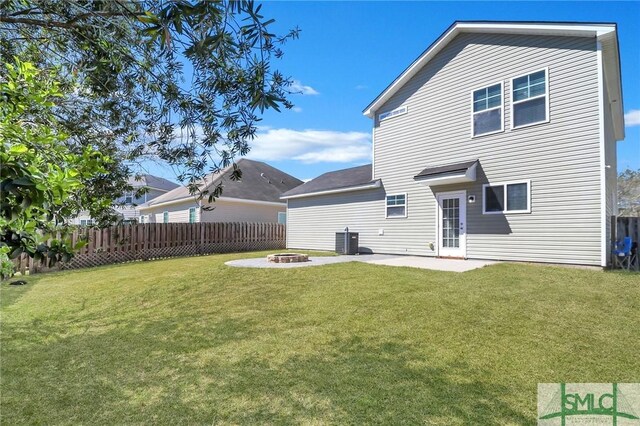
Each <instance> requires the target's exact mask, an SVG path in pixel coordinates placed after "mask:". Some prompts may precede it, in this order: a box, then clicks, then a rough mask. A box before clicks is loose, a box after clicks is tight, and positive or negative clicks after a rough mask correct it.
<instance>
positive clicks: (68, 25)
mask: <svg viewBox="0 0 640 426" xmlns="http://www.w3.org/2000/svg"><path fill="white" fill-rule="evenodd" d="M132 13H133V12H131V11H129V12H128V13H127V14H132ZM135 15H136V16H144V13H136V14H135ZM93 16H100V17H103V18H110V17H114V16H118V17H124V16H125V13H123V12H108V11H94V12H87V13H81V14H79V15H76V16H74V17H73V18H71V19H70V20H68V21H66V22H62V21H47V20H41V19H31V18H17V17H15V16H7V15H0V22H4V23H7V24H22V25H35V26H37V27H43V28H65V29H73V28H76V27H77V25H76V24H77V23H78V22H79V21H83V20H85V19H87V18H90V17H93Z"/></svg>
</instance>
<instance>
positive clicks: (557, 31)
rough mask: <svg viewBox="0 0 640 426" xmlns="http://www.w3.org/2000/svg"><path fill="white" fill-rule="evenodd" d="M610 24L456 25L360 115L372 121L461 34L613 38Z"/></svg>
mask: <svg viewBox="0 0 640 426" xmlns="http://www.w3.org/2000/svg"><path fill="white" fill-rule="evenodd" d="M615 31H616V27H615V25H613V24H609V25H602V24H593V25H589V24H547V23H508V22H505V23H499V22H494V23H491V22H476V23H473V22H458V23H456V24H455V25H453V26H452V27H451V28H450V29H449V30H447V31H446V32H445V33H444V34H443V35H442V36H440V38H439V40H438V41H437V42H436V43H435V44H434V45H433V46H431V48H429V49H428V50H427V51H426V52H424V53H423V54H422V55H421V56H420V57H419V58H418V59H416V60H415V61H414V62H413V63H412V64H411V65H410V66H409V68H407V69H406V70H405V71H404V72H403V73H402V74H400V76H399V77H398V78H396V80H395V81H394V82H393V83H392V84H391V85H390V86H389V87H387V88H386V89H385V90H384V91H383V92H382V93H381V94H380V95H379V96H378V97H377V98H376V99H375V100H374V101H373V102H372V103H371V104H370V105H369V106H368V107H367V108H366V109H365V110H364V112H363V114H364V115H365V116H367V117H369V118H374V116H375V113H376V111H377V110H378V109H379V108H380V107H381V106H382V105H384V103H385V102H386V101H388V100H389V98H391V97H392V96H393V95H394V94H395V93H396V92H397V91H398V90H399V89H400V88H401V87H402V86H404V85H405V84H406V83H407V81H409V80H410V79H411V78H412V77H413V76H414V75H416V74H417V73H418V71H419V70H420V69H422V67H424V66H425V65H426V64H427V62H429V61H430V60H431V58H433V57H434V56H435V55H436V54H437V53H438V52H440V51H441V50H442V49H443V48H444V47H445V46H446V45H447V44H449V42H450V41H451V40H453V39H454V38H455V37H456V36H457V35H458V34H460V33H462V32H467V33H495V34H523V35H527V34H537V35H559V36H574V37H598V38H600V37H604V36H607V35H610V34H611V33H614V34H615Z"/></svg>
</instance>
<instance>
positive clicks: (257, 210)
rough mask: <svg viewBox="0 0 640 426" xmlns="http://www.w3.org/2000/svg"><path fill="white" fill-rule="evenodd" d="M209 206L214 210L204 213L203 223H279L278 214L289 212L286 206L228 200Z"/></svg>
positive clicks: (204, 211)
mask: <svg viewBox="0 0 640 426" xmlns="http://www.w3.org/2000/svg"><path fill="white" fill-rule="evenodd" d="M209 205H210V206H211V207H213V210H203V211H202V222H252V223H277V222H278V212H285V211H286V210H287V207H286V205H285V204H282V205H281V206H277V205H265V204H259V203H257V204H247V203H237V202H232V201H227V200H217V201H215V202H214V203H211V204H209Z"/></svg>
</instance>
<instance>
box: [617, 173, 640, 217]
mask: <svg viewBox="0 0 640 426" xmlns="http://www.w3.org/2000/svg"><path fill="white" fill-rule="evenodd" d="M618 215H619V216H640V170H631V169H627V170H625V171H624V172H622V173H620V174H619V175H618Z"/></svg>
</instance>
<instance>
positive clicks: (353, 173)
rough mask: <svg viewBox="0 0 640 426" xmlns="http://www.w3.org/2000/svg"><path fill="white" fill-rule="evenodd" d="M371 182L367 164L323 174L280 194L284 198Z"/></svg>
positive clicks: (369, 165) (369, 169)
mask: <svg viewBox="0 0 640 426" xmlns="http://www.w3.org/2000/svg"><path fill="white" fill-rule="evenodd" d="M373 182H374V181H373V180H371V164H367V165H364V166H358V167H352V168H350V169H342V170H336V171H333V172H328V173H325V174H323V175H320V176H318V177H317V178H315V179H313V180H310V181H309V182H307V183H305V184H304V185H300V186H298V187H297V188H294V189H292V190H290V191H288V192H285V193H284V194H282V197H283V198H284V197H291V196H293V195H302V194H311V193H315V192H321V191H329V190H335V189H342V188H349V187H352V186H359V185H366V184H368V183H373Z"/></svg>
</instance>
